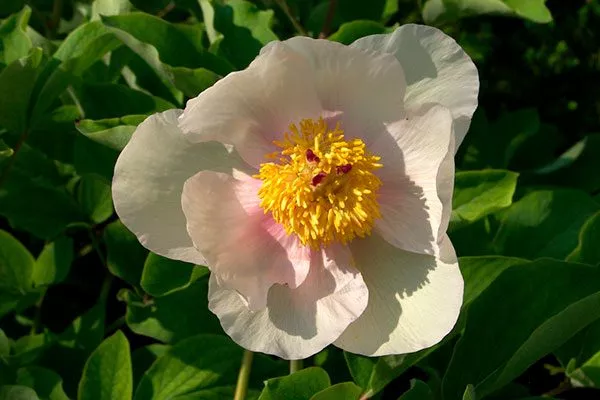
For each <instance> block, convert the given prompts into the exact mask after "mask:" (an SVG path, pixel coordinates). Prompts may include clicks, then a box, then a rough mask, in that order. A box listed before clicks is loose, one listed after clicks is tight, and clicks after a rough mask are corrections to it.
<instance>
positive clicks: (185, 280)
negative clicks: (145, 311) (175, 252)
mask: <svg viewBox="0 0 600 400" xmlns="http://www.w3.org/2000/svg"><path fill="white" fill-rule="evenodd" d="M207 273H208V270H207V269H206V268H205V267H200V266H194V265H192V264H189V263H186V262H183V261H177V260H172V259H170V258H166V257H162V256H159V255H158V254H154V253H150V254H148V258H146V262H145V263H144V271H143V272H142V279H141V282H140V283H141V286H142V289H144V290H145V291H146V293H148V294H150V295H152V296H155V297H161V296H165V295H167V294H170V293H173V292H175V291H177V290H179V289H184V288H186V287H188V286H189V285H190V284H191V283H192V282H194V281H195V280H196V279H198V278H201V277H203V276H205V275H206V274H207Z"/></svg>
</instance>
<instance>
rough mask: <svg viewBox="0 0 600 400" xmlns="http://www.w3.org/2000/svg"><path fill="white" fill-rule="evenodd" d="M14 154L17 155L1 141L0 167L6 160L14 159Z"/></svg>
mask: <svg viewBox="0 0 600 400" xmlns="http://www.w3.org/2000/svg"><path fill="white" fill-rule="evenodd" d="M13 154H15V152H14V151H13V149H11V148H10V147H8V145H7V144H6V143H4V140H2V139H0V166H1V165H3V162H4V161H5V160H6V159H8V158H10V157H12V155H13Z"/></svg>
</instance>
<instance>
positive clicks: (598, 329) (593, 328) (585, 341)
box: [554, 320, 600, 387]
mask: <svg viewBox="0 0 600 400" xmlns="http://www.w3.org/2000/svg"><path fill="white" fill-rule="evenodd" d="M599 349H600V320H596V321H595V322H594V323H592V324H590V325H589V326H588V327H586V328H585V329H583V330H582V331H581V332H579V333H578V334H577V335H575V336H573V337H572V338H571V339H570V340H569V341H568V342H567V343H565V344H564V345H563V346H561V347H560V348H559V349H557V350H556V351H555V352H554V355H555V356H556V358H558V360H559V361H560V363H561V364H562V365H563V366H564V367H565V369H566V371H565V373H566V375H567V376H568V377H569V378H571V380H572V381H573V383H574V384H575V386H591V387H600V379H598V378H600V376H599V375H598V371H600V362H599V358H600V350H599Z"/></svg>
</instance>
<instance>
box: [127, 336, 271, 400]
mask: <svg viewBox="0 0 600 400" xmlns="http://www.w3.org/2000/svg"><path fill="white" fill-rule="evenodd" d="M258 358H259V357H257V359H258ZM257 359H255V361H259V360H257ZM241 360H242V349H241V348H240V347H238V346H236V345H235V344H234V343H233V342H231V341H230V340H229V339H228V338H227V337H225V336H214V335H199V336H194V337H192V338H188V339H186V340H183V341H181V342H179V343H177V345H175V346H173V347H172V348H171V349H170V350H169V351H168V352H167V353H166V354H164V355H163V356H162V357H160V358H159V359H158V360H157V361H156V362H155V363H154V364H153V365H152V366H151V367H150V369H149V370H148V371H147V372H146V374H145V375H144V376H143V377H142V380H141V381H140V384H139V386H138V388H137V390H136V392H135V399H136V400H146V399H153V400H167V399H174V398H178V399H179V398H190V399H192V398H196V399H203V398H205V399H213V398H214V399H219V398H229V397H231V392H230V390H231V389H232V386H234V385H235V381H236V377H237V372H238V369H239V367H240V363H241ZM254 366H256V364H254ZM223 390H225V391H226V393H228V394H229V396H227V395H221V396H218V394H220V393H221V394H222V393H223ZM185 395H190V397H187V396H185ZM191 395H195V396H191Z"/></svg>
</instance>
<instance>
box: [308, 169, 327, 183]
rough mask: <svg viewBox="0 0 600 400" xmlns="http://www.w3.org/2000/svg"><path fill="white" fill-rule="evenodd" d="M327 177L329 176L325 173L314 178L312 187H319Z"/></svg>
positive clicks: (320, 173)
mask: <svg viewBox="0 0 600 400" xmlns="http://www.w3.org/2000/svg"><path fill="white" fill-rule="evenodd" d="M326 176H327V174H326V173H325V172H319V173H318V174H316V175H315V176H314V177H313V178H312V185H313V186H317V185H318V184H319V183H321V182H322V181H323V179H325V177H326Z"/></svg>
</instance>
